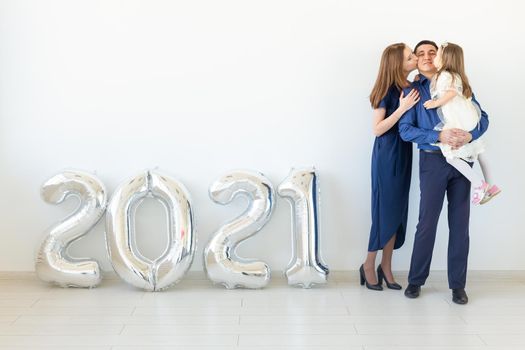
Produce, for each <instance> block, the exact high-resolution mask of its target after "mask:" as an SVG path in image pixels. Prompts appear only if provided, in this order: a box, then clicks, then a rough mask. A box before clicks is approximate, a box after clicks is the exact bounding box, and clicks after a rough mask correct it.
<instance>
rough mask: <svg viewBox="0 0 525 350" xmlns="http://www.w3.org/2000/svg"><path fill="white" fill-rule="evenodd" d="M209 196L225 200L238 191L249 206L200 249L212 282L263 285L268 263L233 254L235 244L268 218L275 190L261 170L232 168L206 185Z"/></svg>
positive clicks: (233, 285) (241, 286)
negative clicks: (232, 169)
mask: <svg viewBox="0 0 525 350" xmlns="http://www.w3.org/2000/svg"><path fill="white" fill-rule="evenodd" d="M209 194H210V198H211V199H212V200H213V201H215V202H216V203H219V204H228V203H230V202H231V201H232V200H233V199H234V198H235V197H237V196H238V195H243V196H246V197H247V198H248V201H249V207H248V208H247V209H246V211H245V212H244V213H243V214H241V215H240V216H239V217H237V218H236V219H234V220H233V221H231V222H229V223H226V224H225V225H223V226H222V227H220V228H219V230H218V231H217V232H216V233H215V234H214V235H213V237H212V238H211V240H210V241H209V242H208V245H207V246H206V248H205V249H204V268H205V270H206V273H207V275H208V278H209V279H210V280H211V281H213V282H214V283H218V284H222V285H224V286H225V287H226V288H228V289H232V288H238V287H240V288H263V287H264V286H266V285H267V284H268V282H269V280H270V267H269V266H268V265H267V264H266V263H264V262H262V261H255V260H245V259H242V258H239V257H238V256H237V255H236V254H235V249H236V248H237V246H238V244H239V243H241V242H242V241H244V240H245V239H247V238H248V237H251V236H253V235H254V234H255V233H257V231H259V230H260V229H261V228H262V227H263V226H264V225H265V224H266V223H267V222H268V220H269V219H270V216H271V214H272V210H273V206H274V197H275V192H274V190H273V187H272V184H271V183H270V181H269V180H268V179H267V178H266V177H265V176H264V175H263V174H261V173H257V172H252V171H235V172H232V173H230V174H228V175H225V176H223V177H221V178H219V179H218V180H216V181H215V182H214V183H213V184H212V185H211V186H210V189H209Z"/></svg>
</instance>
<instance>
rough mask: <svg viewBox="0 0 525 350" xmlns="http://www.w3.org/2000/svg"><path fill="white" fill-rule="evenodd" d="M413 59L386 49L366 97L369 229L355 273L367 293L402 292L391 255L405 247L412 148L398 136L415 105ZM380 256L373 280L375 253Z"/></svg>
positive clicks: (403, 50)
mask: <svg viewBox="0 0 525 350" xmlns="http://www.w3.org/2000/svg"><path fill="white" fill-rule="evenodd" d="M416 67H417V57H416V56H415V55H414V54H413V53H412V50H411V49H410V48H409V47H408V46H406V45H405V44H403V43H397V44H392V45H390V46H388V47H387V48H386V49H385V50H384V51H383V54H382V56H381V63H380V65H379V72H378V74H377V79H376V83H375V85H374V88H373V89H372V92H371V93H370V104H371V105H372V108H373V110H374V111H373V121H372V128H373V132H374V135H375V136H376V138H375V141H374V148H373V151H372V178H371V180H372V181H371V182H372V227H371V228H370V237H369V243H368V254H367V256H366V261H365V262H364V263H363V264H362V265H361V267H360V268H359V272H360V275H361V285H366V287H367V288H368V289H372V290H382V289H383V287H382V282H383V280H384V281H385V282H386V286H387V288H390V289H398V290H400V289H402V287H401V286H400V285H399V284H397V283H396V282H395V280H394V276H393V275H392V255H393V251H394V249H398V248H400V247H401V246H402V245H403V243H404V241H405V232H406V227H407V214H408V199H409V198H408V194H409V190H410V175H411V172H412V143H410V142H405V141H403V140H402V139H401V137H400V136H399V130H398V124H399V119H400V118H401V116H402V115H403V114H404V113H405V112H406V111H407V110H409V109H410V108H412V106H414V105H415V104H416V103H417V102H418V101H419V94H418V92H417V91H416V90H414V89H412V90H411V91H410V92H408V93H406V95H404V94H403V89H404V88H407V87H409V86H410V82H408V81H407V77H408V74H409V73H410V72H411V71H413V70H414V69H416ZM379 250H383V254H382V257H381V264H380V265H379V266H378V267H377V277H376V275H375V271H374V270H375V261H376V256H377V252H378V251H379Z"/></svg>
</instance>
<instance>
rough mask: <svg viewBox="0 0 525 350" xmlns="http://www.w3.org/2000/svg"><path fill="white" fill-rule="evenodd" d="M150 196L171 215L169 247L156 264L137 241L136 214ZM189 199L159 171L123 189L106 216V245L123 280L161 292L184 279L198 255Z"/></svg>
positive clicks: (131, 180) (116, 196)
mask: <svg viewBox="0 0 525 350" xmlns="http://www.w3.org/2000/svg"><path fill="white" fill-rule="evenodd" d="M147 196H150V197H154V198H156V199H158V200H159V201H160V202H161V203H162V204H163V205H164V207H165V209H166V212H167V216H168V231H169V232H168V235H169V237H168V247H167V248H166V250H165V251H164V253H163V254H162V255H161V256H160V257H159V258H158V259H156V260H154V261H151V260H149V259H148V258H146V257H144V256H142V255H141V254H140V252H139V251H138V249H137V247H136V239H135V212H136V209H137V207H138V206H139V204H140V203H141V202H142V201H143V200H144V199H145V198H146V197H147ZM189 198H190V197H189V194H188V191H187V190H186V189H185V188H184V186H183V185H182V184H180V183H179V182H177V181H176V180H174V179H172V178H170V177H169V176H166V175H163V174H161V173H159V172H158V171H152V170H151V171H146V172H144V173H143V174H140V175H137V176H135V177H134V178H132V179H130V180H129V181H127V182H125V183H124V184H122V185H121V186H119V188H118V189H117V190H116V191H115V193H114V194H113V196H112V197H111V201H110V204H109V206H108V212H107V215H106V245H107V249H108V253H109V257H110V259H111V264H112V265H113V268H114V269H115V272H116V273H117V274H118V275H119V276H120V278H122V279H123V280H124V281H126V282H127V283H129V284H131V285H133V286H135V287H138V288H141V289H145V290H148V291H159V290H162V289H166V288H168V287H170V286H171V285H173V284H175V283H177V282H179V281H180V280H181V279H182V278H183V277H184V275H185V274H186V272H187V271H188V269H189V268H190V266H191V263H192V262H193V256H194V253H195V236H194V223H193V211H192V208H191V203H190V199H189Z"/></svg>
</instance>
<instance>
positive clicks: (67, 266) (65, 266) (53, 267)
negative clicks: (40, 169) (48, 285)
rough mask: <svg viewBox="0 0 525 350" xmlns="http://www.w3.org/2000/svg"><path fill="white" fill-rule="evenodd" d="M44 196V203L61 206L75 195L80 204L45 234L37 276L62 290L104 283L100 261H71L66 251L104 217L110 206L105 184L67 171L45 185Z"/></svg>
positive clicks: (38, 255) (38, 258)
mask: <svg viewBox="0 0 525 350" xmlns="http://www.w3.org/2000/svg"><path fill="white" fill-rule="evenodd" d="M41 195H42V198H43V199H44V201H46V202H47V203H51V204H60V203H62V202H63V201H64V200H65V199H66V198H68V197H70V196H76V197H78V198H79V200H80V205H79V207H78V208H77V209H76V210H75V212H73V213H72V214H71V215H70V216H68V217H66V218H65V219H63V220H61V221H60V222H59V223H57V224H56V225H54V226H52V227H51V228H49V229H48V230H47V231H46V234H45V237H44V240H43V242H42V243H41V245H40V248H39V249H38V252H37V256H36V262H35V270H36V274H37V276H38V277H39V278H40V279H41V280H43V281H46V282H52V283H55V284H58V285H60V286H62V287H87V288H92V287H95V286H97V285H98V284H99V283H100V282H101V280H102V276H101V273H100V267H99V264H98V262H96V261H95V260H92V259H80V258H72V257H70V256H69V255H68V253H67V250H68V248H69V246H70V245H71V243H73V242H74V241H76V240H78V239H80V238H82V236H84V235H86V234H87V233H88V232H89V231H90V230H91V229H92V228H93V226H95V225H96V223H97V222H98V221H99V220H100V218H101V217H102V215H104V211H105V210H106V205H107V192H106V189H105V187H104V184H103V183H102V182H101V181H100V180H99V179H98V178H97V177H95V176H94V175H91V174H88V173H85V172H82V171H79V170H65V171H63V172H62V173H60V174H57V175H55V176H53V177H52V178H50V179H49V180H47V181H46V182H45V183H44V185H43V186H42V188H41Z"/></svg>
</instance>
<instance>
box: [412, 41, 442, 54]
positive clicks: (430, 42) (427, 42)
mask: <svg viewBox="0 0 525 350" xmlns="http://www.w3.org/2000/svg"><path fill="white" fill-rule="evenodd" d="M421 45H432V46H434V47H435V48H436V50H437V49H438V46H437V44H436V43H435V42H433V41H432V40H421V41H420V42H418V43H417V45H416V47H415V48H414V53H416V52H417V48H418V47H420V46H421Z"/></svg>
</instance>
